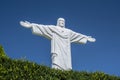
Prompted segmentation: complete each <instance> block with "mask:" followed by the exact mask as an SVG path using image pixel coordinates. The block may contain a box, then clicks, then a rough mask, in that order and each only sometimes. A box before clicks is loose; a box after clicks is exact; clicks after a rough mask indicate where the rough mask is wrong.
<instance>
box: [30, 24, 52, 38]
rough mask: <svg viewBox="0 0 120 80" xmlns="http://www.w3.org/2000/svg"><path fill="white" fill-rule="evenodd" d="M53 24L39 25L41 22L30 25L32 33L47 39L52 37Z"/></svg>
mask: <svg viewBox="0 0 120 80" xmlns="http://www.w3.org/2000/svg"><path fill="white" fill-rule="evenodd" d="M53 27H54V26H52V25H41V24H33V25H32V33H33V34H36V35H39V36H44V37H46V38H48V39H52V35H53V32H52V28H53Z"/></svg>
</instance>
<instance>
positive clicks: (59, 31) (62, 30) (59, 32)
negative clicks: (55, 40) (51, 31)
mask: <svg viewBox="0 0 120 80" xmlns="http://www.w3.org/2000/svg"><path fill="white" fill-rule="evenodd" d="M55 33H56V34H57V35H58V36H60V37H65V38H69V36H70V35H69V30H67V29H65V28H58V29H57V30H56V31H55Z"/></svg>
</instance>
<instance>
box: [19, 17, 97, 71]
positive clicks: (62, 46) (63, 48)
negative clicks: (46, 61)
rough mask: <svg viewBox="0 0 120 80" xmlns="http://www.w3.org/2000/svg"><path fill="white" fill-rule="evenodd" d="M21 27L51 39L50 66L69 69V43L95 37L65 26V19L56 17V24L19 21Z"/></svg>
mask: <svg viewBox="0 0 120 80" xmlns="http://www.w3.org/2000/svg"><path fill="white" fill-rule="evenodd" d="M20 24H21V25H22V26H23V27H26V28H31V29H32V33H33V34H36V35H39V36H44V37H46V38H47V39H49V40H51V55H52V56H51V59H52V68H55V69H60V70H71V69H72V62H71V43H72V42H74V43H81V44H85V43H87V41H89V42H95V38H92V37H91V36H86V35H83V34H80V33H77V32H74V31H72V30H70V29H67V28H65V19H64V18H58V20H57V25H56V26H55V25H42V24H35V23H30V22H28V21H25V22H23V21H20Z"/></svg>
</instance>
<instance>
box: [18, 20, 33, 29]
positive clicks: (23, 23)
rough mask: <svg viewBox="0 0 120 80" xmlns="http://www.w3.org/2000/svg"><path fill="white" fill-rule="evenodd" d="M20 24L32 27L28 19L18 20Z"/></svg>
mask: <svg viewBox="0 0 120 80" xmlns="http://www.w3.org/2000/svg"><path fill="white" fill-rule="evenodd" d="M20 25H21V26H23V27H26V28H31V27H32V25H31V23H30V22H28V21H25V22H24V21H20Z"/></svg>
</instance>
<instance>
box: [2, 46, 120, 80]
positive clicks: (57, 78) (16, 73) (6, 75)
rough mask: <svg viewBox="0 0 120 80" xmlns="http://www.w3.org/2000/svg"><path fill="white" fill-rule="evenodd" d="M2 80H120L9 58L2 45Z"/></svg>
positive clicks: (110, 76) (109, 76) (101, 74)
mask: <svg viewBox="0 0 120 80" xmlns="http://www.w3.org/2000/svg"><path fill="white" fill-rule="evenodd" d="M0 80H120V77H117V76H113V75H108V74H105V73H103V72H92V73H88V72H78V71H61V70H55V69H51V68H49V67H46V66H43V65H38V64H36V63H33V62H29V61H27V60H14V59H11V58H8V57H7V56H6V54H5V53H4V51H3V48H2V47H1V46H0Z"/></svg>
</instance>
